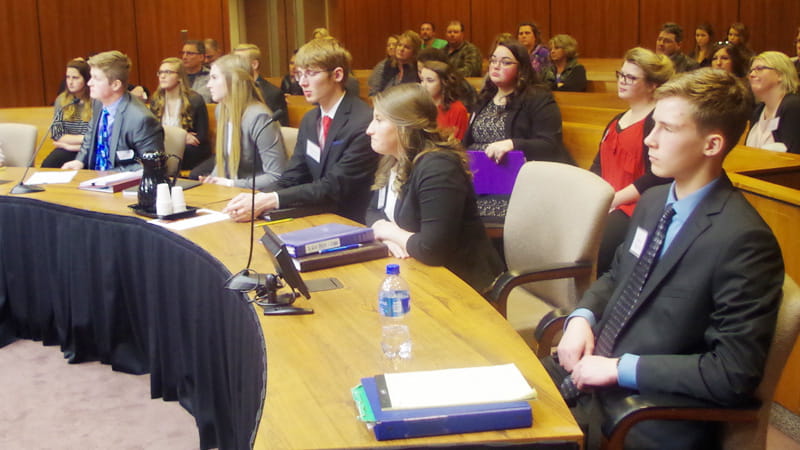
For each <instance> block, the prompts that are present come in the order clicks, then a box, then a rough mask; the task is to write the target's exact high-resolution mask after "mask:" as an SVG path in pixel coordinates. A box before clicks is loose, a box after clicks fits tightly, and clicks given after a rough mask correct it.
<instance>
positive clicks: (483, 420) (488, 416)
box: [361, 378, 533, 441]
mask: <svg viewBox="0 0 800 450" xmlns="http://www.w3.org/2000/svg"><path fill="white" fill-rule="evenodd" d="M361 386H362V387H363V388H364V392H365V393H366V395H367V399H368V400H369V404H370V407H371V408H372V413H373V414H374V416H375V423H374V427H373V429H372V431H373V432H374V433H375V438H377V439H378V440H379V441H386V440H390V439H404V438H413V437H421V436H437V435H441V434H459V433H472V432H477V431H490V430H506V429H509V428H525V427H529V426H531V425H532V424H533V414H532V412H531V405H530V403H528V402H525V401H519V402H505V403H487V404H480V405H460V406H447V407H438V408H421V409H406V410H392V411H384V410H382V409H381V402H380V398H379V396H378V388H377V386H376V384H375V378H362V379H361Z"/></svg>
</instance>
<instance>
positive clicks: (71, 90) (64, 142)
mask: <svg viewBox="0 0 800 450" xmlns="http://www.w3.org/2000/svg"><path fill="white" fill-rule="evenodd" d="M89 78H91V75H90V74H89V64H88V63H87V62H86V61H85V60H83V59H82V58H76V59H73V60H71V61H70V62H68V63H67V71H66V74H65V75H64V91H63V92H61V93H60V94H59V95H58V97H56V101H55V104H54V105H53V106H54V110H55V111H54V113H53V129H52V138H53V145H55V148H54V149H53V151H52V152H50V154H49V155H47V157H46V158H45V159H44V161H42V167H50V168H60V167H61V166H63V165H64V163H67V162H69V161H72V160H73V159H75V155H77V154H78V150H80V149H81V143H82V142H83V135H84V134H86V131H87V130H88V129H89V121H90V120H92V99H91V98H90V97H89V85H88V84H87V83H89Z"/></svg>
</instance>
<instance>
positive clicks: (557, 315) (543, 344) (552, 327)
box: [533, 309, 569, 359]
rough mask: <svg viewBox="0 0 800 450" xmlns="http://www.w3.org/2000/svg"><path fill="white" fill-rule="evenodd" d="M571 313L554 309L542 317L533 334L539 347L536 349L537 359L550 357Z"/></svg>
mask: <svg viewBox="0 0 800 450" xmlns="http://www.w3.org/2000/svg"><path fill="white" fill-rule="evenodd" d="M568 315H569V311H565V310H563V309H554V310H552V311H549V312H548V313H547V314H545V315H544V317H542V320H540V321H539V324H538V325H537V326H536V330H535V331H534V332H533V337H534V338H535V339H536V342H537V343H538V344H539V346H538V347H537V348H536V357H537V358H539V359H541V358H544V357H545V356H550V349H552V348H553V341H554V340H555V337H556V336H557V335H558V333H559V332H561V330H563V329H564V323H565V322H566V321H567V316H568Z"/></svg>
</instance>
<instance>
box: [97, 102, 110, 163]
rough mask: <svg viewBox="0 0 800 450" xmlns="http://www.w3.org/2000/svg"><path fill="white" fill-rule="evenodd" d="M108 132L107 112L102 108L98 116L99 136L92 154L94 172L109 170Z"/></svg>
mask: <svg viewBox="0 0 800 450" xmlns="http://www.w3.org/2000/svg"><path fill="white" fill-rule="evenodd" d="M108 131H109V130H108V110H107V109H105V108H103V113H102V114H100V134H99V135H98V137H97V151H96V152H95V153H94V170H108V169H110V168H111V160H110V159H109V150H108V137H109V136H108V135H109V132H108Z"/></svg>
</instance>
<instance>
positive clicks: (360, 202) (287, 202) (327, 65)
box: [223, 39, 378, 223]
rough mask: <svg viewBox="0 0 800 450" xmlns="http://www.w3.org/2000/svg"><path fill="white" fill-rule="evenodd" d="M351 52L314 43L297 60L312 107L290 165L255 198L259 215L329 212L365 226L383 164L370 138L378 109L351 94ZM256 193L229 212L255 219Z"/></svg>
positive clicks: (238, 217)
mask: <svg viewBox="0 0 800 450" xmlns="http://www.w3.org/2000/svg"><path fill="white" fill-rule="evenodd" d="M350 60H351V57H350V53H349V52H348V51H347V50H346V49H345V48H344V47H342V46H341V45H339V43H338V42H336V41H335V40H334V39H314V40H312V41H310V42H309V43H307V44H305V45H304V46H303V47H301V48H300V50H298V52H297V55H296V56H295V69H296V72H295V78H296V79H297V82H298V83H299V84H300V87H301V88H302V89H303V95H305V97H306V100H307V101H308V102H309V103H313V104H316V105H318V107H317V108H315V109H313V110H311V111H309V112H308V113H306V115H305V116H304V117H303V121H302V122H301V124H300V130H299V132H298V135H297V146H296V147H295V149H294V153H293V155H292V158H291V160H290V161H289V166H288V167H287V168H286V171H284V173H283V175H282V176H281V177H280V178H279V179H278V180H277V181H276V182H275V183H274V184H273V185H272V186H269V187H267V188H266V189H264V190H265V191H266V192H260V193H257V194H256V195H255V216H256V217H258V216H260V215H262V214H264V213H266V212H269V211H271V210H273V209H277V208H288V207H303V206H313V207H323V208H329V210H330V211H331V212H333V213H336V214H339V215H340V216H344V217H347V218H348V219H352V220H355V221H357V222H361V223H363V222H364V216H365V214H366V210H367V205H368V204H369V200H370V187H371V186H372V181H373V178H374V176H375V169H376V168H377V164H378V155H377V154H376V153H375V152H373V151H372V148H371V147H370V140H369V137H368V136H367V134H366V130H367V126H369V123H370V121H372V109H371V108H370V107H369V106H368V105H367V104H366V103H364V102H363V101H362V100H361V99H359V98H358V97H356V96H353V95H345V88H344V86H345V83H346V82H347V76H348V74H349V73H350ZM252 201H253V196H252V195H251V194H239V195H237V196H236V197H234V198H233V200H231V201H230V202H229V203H228V205H227V206H226V207H225V209H224V210H223V212H225V213H227V214H229V215H230V216H231V218H232V219H234V220H236V221H239V222H243V221H248V220H250V217H251V216H250V215H251V202H252Z"/></svg>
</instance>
